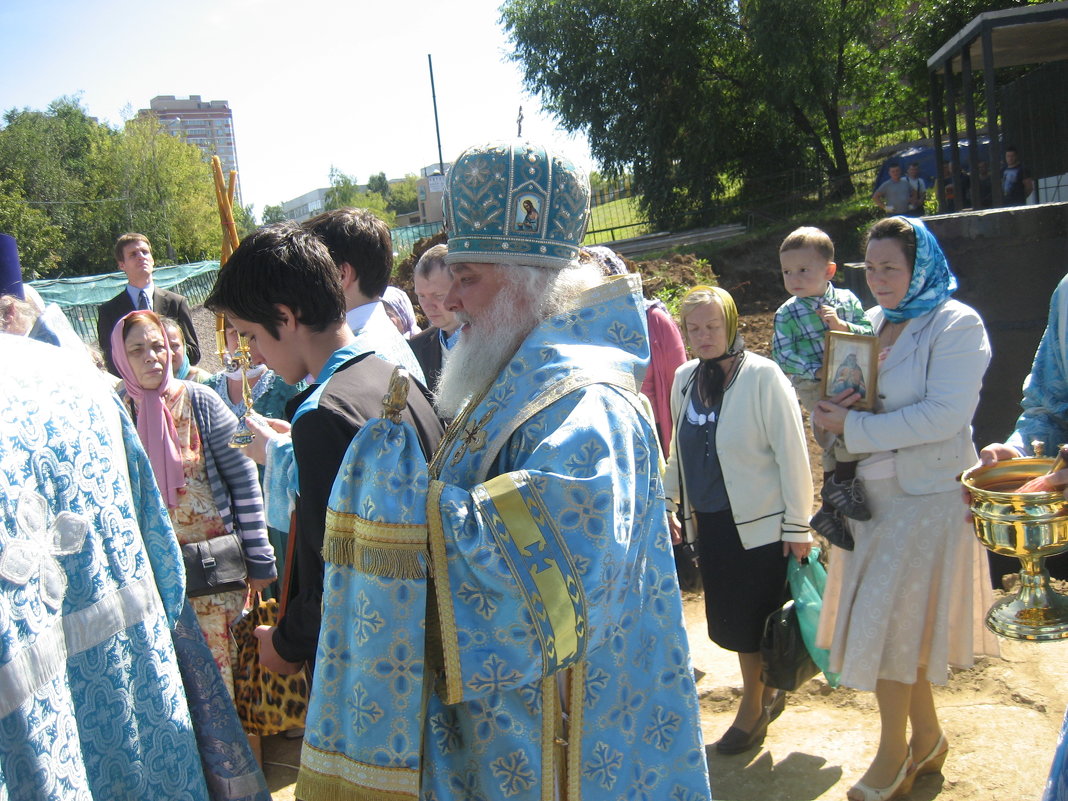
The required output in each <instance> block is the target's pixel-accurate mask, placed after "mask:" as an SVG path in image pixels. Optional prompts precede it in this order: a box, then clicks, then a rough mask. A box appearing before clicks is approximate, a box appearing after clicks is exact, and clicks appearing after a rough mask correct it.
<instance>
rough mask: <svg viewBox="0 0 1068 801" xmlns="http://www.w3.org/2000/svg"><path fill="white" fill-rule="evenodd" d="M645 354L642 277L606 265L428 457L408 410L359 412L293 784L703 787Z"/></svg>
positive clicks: (369, 790)
mask: <svg viewBox="0 0 1068 801" xmlns="http://www.w3.org/2000/svg"><path fill="white" fill-rule="evenodd" d="M648 358H649V346H648V340H647V335H646V330H645V314H644V306H643V304H642V301H641V295H640V287H639V285H638V281H637V278H636V277H622V278H618V279H613V280H610V281H608V282H607V283H606V284H604V285H602V286H599V287H596V288H594V289H591V290H589V291H587V292H586V293H584V294H583V296H582V297H581V301H580V302H579V303H578V304H577V305H576V306H575V307H574V308H571V309H569V310H567V311H565V312H563V313H561V314H559V315H557V316H555V317H553V318H550V319H549V320H547V321H545V322H543V323H542V324H540V325H539V326H538V327H537V328H535V330H534V331H533V332H532V333H531V334H530V335H529V336H528V337H527V339H526V340H525V341H524V343H523V344H522V346H521V347H520V349H519V351H518V352H517V353H516V354H515V356H514V357H513V358H512V360H511V362H510V363H509V364H508V365H507V366H506V367H505V368H504V369H503V370H502V371H501V374H500V375H499V377H498V379H497V380H496V381H495V383H494V384H493V385H492V386H491V387H490V388H489V389H488V390H487V391H486V392H485V393H484V394H483V395H481V396H480V397H478V398H476V399H474V400H473V402H472V403H471V404H470V405H469V406H468V407H467V408H466V409H465V410H464V411H463V412H462V413H461V415H460V416H459V418H458V419H457V420H456V421H455V422H454V423H453V424H452V426H450V428H449V430H448V432H447V433H446V437H445V439H444V440H443V442H442V445H441V448H440V449H439V450H438V452H437V454H436V455H435V457H434V460H433V462H432V464H431V465H430V467H429V471H427V470H426V468H425V465H423V464H420V463H419V458H418V455H417V454H416V453H413V451H412V449H411V439H412V436H413V435H411V434H408V435H407V436H405V435H404V434H403V433H401V432H400V431H399V430H398V427H394V428H393V429H388V428H383V427H382V426H380V425H379V422H380V421H376V423H375V424H373V425H368V426H367V427H365V428H364V429H363V430H362V431H361V432H360V433H359V434H357V436H356V438H355V439H354V440H353V443H352V445H351V446H350V450H349V453H348V455H347V457H346V459H345V461H344V462H343V464H342V469H341V471H340V472H339V474H338V478H337V481H336V482H335V484H334V491H333V495H332V498H331V501H330V511H329V513H328V542H327V546H326V547H325V548H324V555H325V557H326V559H327V581H326V591H325V592H324V614H323V628H322V632H321V635H320V641H319V653H318V656H317V660H316V674H315V685H314V687H313V689H312V699H311V705H310V708H309V716H308V731H307V734H306V738H305V744H304V751H303V753H302V756H301V775H300V779H299V780H298V787H297V793H298V795H299V796H300V797H302V798H305V799H308V801H318V800H319V799H328V798H329V799H349V798H351V799H365V798H395V799H404V798H421V799H423V801H445V800H446V799H461V798H462V799H468V800H469V801H496V799H517V800H518V801H552V799H557V798H558V799H578V798H585V799H616V798H629V799H636V801H640V800H641V799H648V801H654V800H656V801H659V800H660V799H671V800H673V801H700V800H707V799H709V798H710V796H711V794H710V790H709V782H708V773H707V765H706V761H705V752H704V747H703V743H702V737H701V725H700V713H699V708H698V703H697V696H696V691H695V687H694V681H693V672H692V667H691V662H690V654H689V646H688V643H687V639H686V632H685V628H684V624H683V616H682V602H681V597H680V593H679V587H678V583H677V580H676V576H675V566H674V559H673V555H672V550H671V544H670V537H669V533H668V529H667V515H666V512H665V507H664V497H663V488H662V486H661V482H660V476H659V472H658V469H657V445H656V433H655V430H654V428H653V425H652V423H651V422H650V420H649V418H648V416H647V415H646V414H643V412H642V411H641V409H642V406H641V403H640V401H639V400H638V395H637V387H638V386H640V384H641V379H642V375H643V373H644V371H645V367H646V365H647V363H648ZM427 472H429V475H427ZM331 539H333V540H334V545H333V546H332V545H331ZM344 541H347V542H348V544H347V545H343V544H342V543H343V542H344Z"/></svg>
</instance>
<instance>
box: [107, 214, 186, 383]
mask: <svg viewBox="0 0 1068 801" xmlns="http://www.w3.org/2000/svg"><path fill="white" fill-rule="evenodd" d="M115 261H116V262H118V265H119V269H120V270H122V271H123V272H124V273H126V278H127V280H128V281H129V283H128V284H127V285H126V288H125V289H124V290H123V291H122V292H120V293H119V294H118V295H116V296H115V297H113V298H112V299H111V300H109V301H107V302H106V303H102V304H101V305H100V310H99V312H98V313H97V318H96V332H97V342H98V343H99V345H100V350H101V351H102V352H103V354H104V362H105V363H106V364H107V368H108V370H109V371H110V372H112V373H113V374H115V375H118V371H117V370H116V368H115V364H114V362H112V361H111V329H112V328H114V327H115V323H117V322H118V321H119V320H120V319H122V318H123V317H125V316H126V315H127V314H129V313H130V312H132V311H134V309H149V310H151V311H154V312H155V313H156V314H158V315H160V316H161V317H171V318H173V319H175V320H177V321H178V325H179V326H180V327H181V329H182V333H183V334H185V346H186V353H188V354H189V363H190V364H196V363H197V362H199V361H200V342H198V341H197V332H196V329H195V328H193V315H192V313H191V312H190V311H189V303H188V301H186V299H185V298H184V297H182V296H181V295H179V294H178V293H176V292H168V291H167V290H166V289H160V288H159V287H157V286H156V285H155V284H153V283H152V271H153V269H154V268H155V266H156V262H155V260H154V259H153V258H152V243H151V242H149V241H148V237H147V236H145V235H144V234H133V233H131V234H123V235H122V236H120V237H119V238H118V240H117V241H116V242H115Z"/></svg>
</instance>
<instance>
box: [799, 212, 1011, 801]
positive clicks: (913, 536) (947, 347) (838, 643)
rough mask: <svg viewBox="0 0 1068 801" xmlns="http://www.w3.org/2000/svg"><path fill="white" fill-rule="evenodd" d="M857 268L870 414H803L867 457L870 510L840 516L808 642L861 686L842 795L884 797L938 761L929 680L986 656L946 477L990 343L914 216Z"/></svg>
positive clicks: (971, 552)
mask: <svg viewBox="0 0 1068 801" xmlns="http://www.w3.org/2000/svg"><path fill="white" fill-rule="evenodd" d="M865 269H866V271H867V280H868V286H869V288H870V289H871V291H872V293H873V294H874V296H875V299H876V301H877V302H878V304H879V305H878V306H877V307H875V308H874V309H871V310H869V311H868V313H867V314H868V318H869V319H870V320H871V321H872V325H873V326H874V328H875V331H876V334H877V335H878V337H879V344H880V347H881V351H880V355H879V360H880V366H879V377H878V387H877V392H878V397H877V398H876V406H875V410H874V411H873V412H862V411H857V410H851V409H849V408H848V407H849V406H850V405H851V404H852V403H853V402H854V401H855V399H856V396H855V393H849V392H848V391H847V392H846V393H842V395H840V396H838V397H837V398H836V399H835V400H836V401H837V402H834V403H832V402H830V401H820V402H819V403H818V404H817V406H816V409H815V411H814V413H813V418H814V420H815V422H816V424H817V425H819V426H821V427H823V428H825V429H826V430H828V431H832V432H834V433H835V434H839V435H844V438H845V444H846V447H848V448H849V449H850V450H853V451H854V452H856V453H870V454H871V456H869V457H868V458H867V459H865V460H863V461H862V462H861V463H860V464H859V465H858V472H857V475H858V476H860V477H862V478H863V479H864V486H865V487H866V488H867V492H868V502H869V504H870V506H871V510H872V519H871V520H870V521H868V522H864V523H860V522H857V521H855V520H850V521H848V525H849V526H850V528H851V530H852V533H853V538H854V540H855V542H856V548H855V550H853V551H852V552H849V551H842V550H839V549H837V548H836V549H834V551H833V553H832V556H831V569H830V573H829V576H828V581H827V589H826V593H825V595H824V603H823V615H822V617H821V619H820V634H819V640H820V641H821V644H823V645H824V646H830V648H831V665H830V668H831V670H833V671H838V672H840V673H841V681H842V684H845V685H847V686H849V687H854V688H856V689H860V690H874V691H875V698H876V701H877V703H878V705H879V717H880V723H881V729H880V737H879V748H878V751H877V752H876V755H875V759H874V761H873V762H872V763H871V766H870V767H869V768H868V771H867V772H866V773H865V774H864V776H863V777H862V778H861V780H860V781H859V782H858V783H857V784H856V785H855V786H854V787H853V788H852V789H850V791H849V796H848V797H849V798H850V799H856V801H884V800H885V799H889V798H894V797H896V796H897V795H901V794H903V793H905V792H908V790H909V789H910V788H911V786H912V783H913V780H914V779H915V778H916V777H917V776H920V775H923V774H925V773H937V772H938V771H939V770H940V769H941V767H942V763H943V762H944V761H945V758H946V752H947V750H948V745H947V743H946V739H945V736H944V735H943V733H942V729H941V726H940V725H939V722H938V715H937V713H936V711H935V707H934V701H933V698H932V695H931V682H935V683H936V684H945V683H946V680H947V674H948V670H947V665H949V664H952V665H955V666H961V667H968V666H970V665H971V664H972V661H973V654H974V653H996V652H997V645H996V641H995V640H994V638H993V635H991V634H990V633H989V632H987V631H986V630H985V628H984V627H983V625H982V622H981V616H982V614H983V612H984V611H985V610H986V608H987V606H989V600H990V598H984V597H982V593H984V592H985V593H986V594H987V595H989V592H990V590H989V586H990V585H989V581H988V579H986V576H985V575H984V574H985V572H986V559H985V557H984V555H983V553H982V549H981V548H980V547H979V543H978V541H977V540H976V538H975V536H974V535H973V534H972V533H971V531H970V527H969V526H968V525H967V524H966V522H965V519H964V515H963V514H962V511H961V504H960V488H959V485H958V484H957V482H956V479H955V477H956V476H957V475H958V474H959V473H960V472H961V471H962V470H964V469H966V468H968V467H969V466H971V465H972V464H974V463H975V460H976V454H975V448H974V447H973V445H972V439H971V419H972V414H973V413H974V412H975V407H976V405H977V403H978V399H979V388H980V386H981V384H982V379H983V373H984V372H985V371H986V367H987V364H988V362H989V361H990V345H989V342H988V341H987V336H986V330H985V329H984V327H983V321H982V320H981V319H980V318H979V315H978V314H977V313H976V312H975V310H974V309H971V308H969V307H968V306H965V305H964V304H963V303H959V302H958V301H956V300H953V299H952V298H951V297H950V296H951V295H952V293H953V292H954V291H955V290H956V288H957V281H956V279H955V278H954V276H953V273H952V272H950V269H949V265H948V263H947V262H946V258H945V256H944V255H943V253H942V249H941V248H940V247H939V246H938V242H937V240H935V238H934V235H933V234H931V232H930V231H928V230H927V228H926V226H925V225H924V224H923V223H922V222H921V221H920V220H918V219H915V218H908V217H889V218H887V219H885V220H880V221H879V222H877V223H876V224H875V225H873V226H872V228H871V230H870V231H869V232H868V244H867V249H866V252H865ZM976 594H979V595H980V597H974V596H975V595H976ZM906 723H911V728H912V733H911V739H906Z"/></svg>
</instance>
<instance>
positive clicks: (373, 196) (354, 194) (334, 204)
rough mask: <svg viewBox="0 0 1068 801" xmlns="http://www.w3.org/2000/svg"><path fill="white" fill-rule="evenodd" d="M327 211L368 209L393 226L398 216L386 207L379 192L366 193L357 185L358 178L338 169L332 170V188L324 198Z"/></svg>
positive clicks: (333, 168) (332, 168)
mask: <svg viewBox="0 0 1068 801" xmlns="http://www.w3.org/2000/svg"><path fill="white" fill-rule="evenodd" d="M323 205H324V208H325V210H327V211H329V210H331V209H342V208H358V209H367V210H368V211H370V212H372V213H373V214H374V215H375V216H376V217H378V218H379V219H381V220H383V221H384V222H385V223H386V224H387V225H390V226H392V225H393V223H394V221H395V220H396V219H397V215H396V214H394V213H393V212H392V211H391V210H390V209H388V208H387V207H386V200H385V198H383V197H382V196H381V195H380V194H378V193H377V192H364V191H361V190H360V187H359V185H358V184H357V183H356V176H354V175H346V174H345V173H343V172H342V171H341V170H339V169H338V168H337V167H331V168H330V188H329V189H327V190H326V196H325V197H324V198H323Z"/></svg>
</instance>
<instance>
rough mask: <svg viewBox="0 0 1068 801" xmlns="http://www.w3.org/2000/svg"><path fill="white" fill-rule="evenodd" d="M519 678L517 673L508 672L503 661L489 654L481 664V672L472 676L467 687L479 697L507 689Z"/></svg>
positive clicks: (495, 655)
mask: <svg viewBox="0 0 1068 801" xmlns="http://www.w3.org/2000/svg"><path fill="white" fill-rule="evenodd" d="M519 678H520V676H519V672H518V671H515V670H509V669H508V666H507V665H506V664H505V662H504V660H503V659H501V658H500V657H499V656H497V654H490V656H489V659H487V660H486V661H485V662H483V663H482V672H481V673H476V674H475V675H474V676H472V677H471V679H470V681H468V682H467V686H468V687H470V688H471V689H472V690H474V691H475V692H476V693H478V694H479V695H484V694H486V693H496V692H500V691H501V690H504V689H508V688H510V687H511V686H513V685H514V684H515V683H516V682H517V681H518V680H519Z"/></svg>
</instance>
